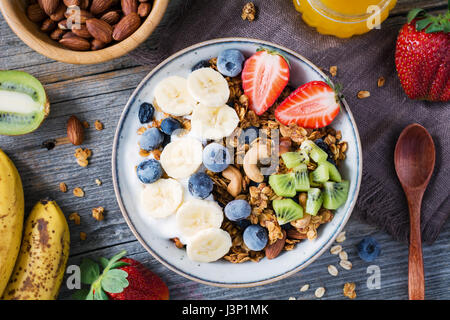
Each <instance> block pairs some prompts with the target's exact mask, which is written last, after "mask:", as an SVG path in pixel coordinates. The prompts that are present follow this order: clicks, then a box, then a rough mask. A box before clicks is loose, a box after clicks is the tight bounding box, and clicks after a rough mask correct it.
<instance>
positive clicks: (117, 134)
mask: <svg viewBox="0 0 450 320" xmlns="http://www.w3.org/2000/svg"><path fill="white" fill-rule="evenodd" d="M224 42H253V43H255V44H261V45H267V46H272V47H274V48H278V49H280V50H284V51H286V52H288V53H290V54H292V55H293V56H294V57H296V58H298V59H300V60H302V61H304V62H305V63H306V64H308V65H309V66H310V67H311V68H313V69H314V70H315V71H317V72H318V73H319V74H320V75H322V76H323V77H324V78H326V79H329V77H328V76H326V75H325V74H324V73H323V72H322V71H321V70H320V69H319V68H318V67H317V66H316V65H314V64H313V63H312V62H311V61H309V60H308V59H306V58H305V57H303V56H302V55H300V54H298V53H296V52H295V51H293V50H291V49H288V48H286V47H284V46H281V45H278V44H274V43H272V42H269V41H265V40H259V39H253V38H243V37H225V38H217V39H212V40H207V41H202V42H199V43H197V44H194V45H191V46H189V47H186V48H184V49H182V50H180V51H177V52H176V53H174V54H172V55H171V56H169V57H168V58H166V59H164V60H163V61H162V62H161V63H159V64H158V65H157V66H156V67H154V68H153V69H152V71H150V72H149V73H148V74H147V75H146V76H145V78H144V79H142V81H141V82H140V83H139V85H138V86H137V87H136V89H135V90H134V91H133V93H132V95H131V96H130V98H129V99H128V101H127V103H126V105H125V107H124V109H123V111H122V114H121V116H120V119H119V121H118V124H117V127H116V132H115V135H114V141H113V150H112V157H111V162H112V166H111V168H112V178H113V186H114V193H115V195H116V199H117V202H118V205H119V208H120V211H121V212H122V215H123V217H124V219H125V221H126V223H127V224H128V227H129V228H130V230H131V232H132V233H133V234H134V236H135V237H136V239H137V240H138V241H139V243H140V244H141V245H142V246H143V247H144V249H145V250H147V252H149V253H150V254H151V255H152V256H153V257H154V258H155V259H156V260H157V261H159V262H160V263H161V264H162V265H164V266H165V267H167V268H168V269H169V270H171V271H173V272H175V273H177V274H179V275H181V276H183V277H185V278H187V279H189V280H192V281H195V282H198V283H201V284H205V285H210V286H215V287H222V288H249V287H256V286H261V285H265V284H269V283H273V282H276V281H279V280H282V279H285V278H287V277H289V276H291V275H293V274H295V273H297V272H298V271H300V270H302V269H304V268H306V267H307V266H309V265H310V264H311V263H312V262H314V261H315V260H316V259H317V258H319V257H320V256H321V255H322V254H323V253H324V252H325V251H326V250H327V249H328V248H329V247H330V246H331V244H332V243H333V242H334V240H335V239H336V237H337V236H338V235H339V233H340V232H341V231H342V230H343V229H344V227H345V225H346V224H347V222H348V220H349V218H350V216H351V214H352V212H353V209H354V207H355V205H356V200H357V199H358V195H359V190H360V186H361V179H362V165H363V162H362V147H361V140H360V136H359V131H358V127H357V125H356V122H355V119H354V117H353V114H352V112H351V110H350V108H349V106H348V104H347V102H346V100H345V98H341V102H342V104H343V105H344V108H345V109H346V112H347V114H348V116H349V118H350V122H351V124H352V126H353V130H354V131H355V138H356V141H357V147H358V149H357V150H358V151H359V157H358V159H357V161H358V172H357V181H356V186H355V193H354V197H353V199H352V202H351V203H350V206H349V208H348V214H347V216H346V217H345V219H344V220H343V221H342V223H341V224H340V225H339V226H338V228H337V229H336V230H335V231H334V234H333V235H332V236H331V237H330V238H329V239H328V242H327V243H325V244H324V246H323V247H322V248H321V249H319V250H317V252H316V253H315V254H314V255H313V256H311V258H310V259H309V260H308V261H306V262H304V263H303V264H302V265H299V266H297V267H296V268H293V269H292V270H289V271H287V272H285V273H283V274H280V275H278V276H274V277H271V278H268V279H264V280H259V281H254V282H246V283H222V282H214V281H210V280H204V279H200V278H197V277H195V276H193V275H190V274H189V273H187V272H185V271H183V270H180V269H178V268H177V267H175V266H173V265H171V264H170V263H168V262H166V261H165V260H164V259H162V258H161V257H160V256H159V255H158V254H157V253H156V252H154V251H153V250H152V249H151V248H150V247H149V246H148V245H147V243H146V242H145V241H144V239H143V238H142V237H141V236H140V234H139V232H137V230H136V229H135V227H134V225H133V223H132V222H131V219H130V218H129V216H128V212H127V210H126V209H125V206H124V204H123V202H122V197H121V194H120V188H119V185H118V176H117V165H116V162H117V148H118V142H119V138H120V132H121V128H122V125H123V122H124V120H125V116H126V114H127V113H128V110H129V108H130V107H131V105H132V104H133V103H134V100H135V98H136V95H137V94H138V92H139V91H140V90H141V89H142V87H143V86H144V85H145V84H146V83H147V81H148V79H149V78H151V77H152V76H153V75H154V74H155V73H156V72H157V71H159V69H161V68H162V67H163V66H164V65H166V64H167V63H169V62H171V61H173V60H175V59H176V58H178V57H179V56H181V55H183V54H185V53H187V52H189V51H192V50H195V49H198V48H201V47H203V46H208V45H212V44H219V43H224ZM330 81H331V80H330Z"/></svg>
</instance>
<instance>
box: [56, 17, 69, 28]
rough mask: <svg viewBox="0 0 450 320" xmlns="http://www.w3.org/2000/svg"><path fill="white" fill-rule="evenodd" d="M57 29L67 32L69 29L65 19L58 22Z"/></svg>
mask: <svg viewBox="0 0 450 320" xmlns="http://www.w3.org/2000/svg"><path fill="white" fill-rule="evenodd" d="M58 28H60V29H61V30H69V27H68V26H67V19H64V20H61V21H60V22H58Z"/></svg>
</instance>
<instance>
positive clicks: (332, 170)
mask: <svg viewBox="0 0 450 320" xmlns="http://www.w3.org/2000/svg"><path fill="white" fill-rule="evenodd" d="M323 164H324V165H326V166H327V168H328V174H329V176H330V180H333V181H335V182H341V181H342V177H341V174H340V173H339V170H338V169H337V168H336V166H335V165H334V164H332V163H331V162H329V161H324V162H323Z"/></svg>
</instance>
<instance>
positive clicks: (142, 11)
mask: <svg viewBox="0 0 450 320" xmlns="http://www.w3.org/2000/svg"><path fill="white" fill-rule="evenodd" d="M150 11H152V4H151V3H148V2H142V3H141V4H140V5H139V7H138V14H139V16H140V17H142V18H145V17H146V16H148V15H149V14H150Z"/></svg>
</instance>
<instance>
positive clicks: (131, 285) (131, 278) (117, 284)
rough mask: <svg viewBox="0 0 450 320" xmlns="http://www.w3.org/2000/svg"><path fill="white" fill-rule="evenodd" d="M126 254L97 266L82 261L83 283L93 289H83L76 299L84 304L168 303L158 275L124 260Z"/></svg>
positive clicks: (134, 262)
mask: <svg viewBox="0 0 450 320" xmlns="http://www.w3.org/2000/svg"><path fill="white" fill-rule="evenodd" d="M125 254H126V251H122V252H120V253H119V254H117V255H115V256H114V257H112V258H111V259H110V260H108V259H106V258H100V259H99V261H100V264H101V265H102V267H103V271H102V272H101V273H100V267H99V265H98V263H96V262H95V261H93V260H90V259H83V262H82V263H81V266H80V269H81V282H82V283H84V284H88V285H90V288H89V289H81V290H79V291H78V292H77V293H75V295H74V296H73V298H75V299H81V300H109V299H111V300H168V299H169V289H168V288H167V286H166V284H165V283H164V282H163V281H162V280H161V278H159V277H158V276H157V275H156V274H154V273H153V272H151V271H150V270H148V269H147V268H145V267H144V266H143V265H142V264H141V263H140V262H139V261H136V260H133V259H130V258H122V257H123V256H125Z"/></svg>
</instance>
